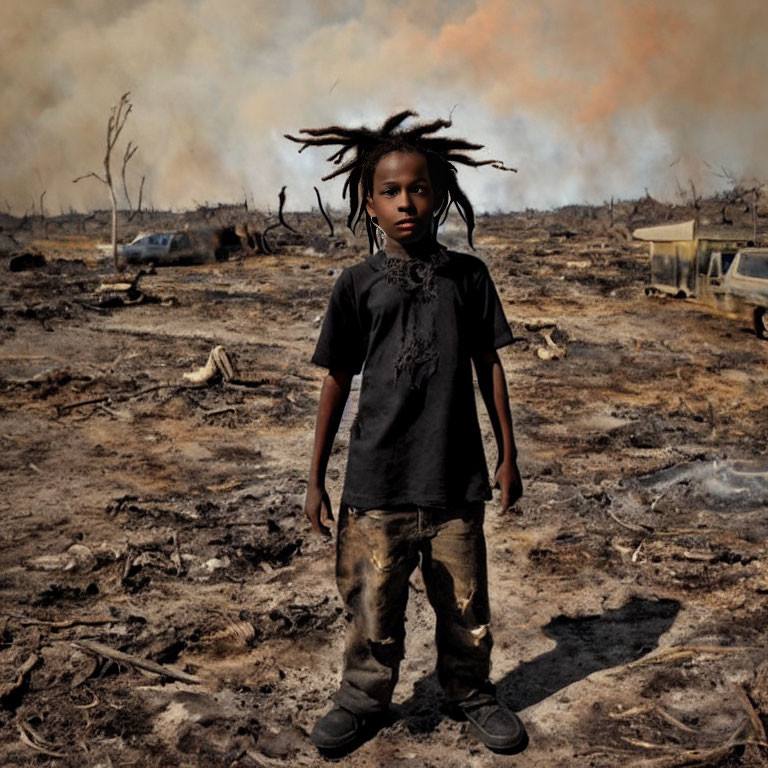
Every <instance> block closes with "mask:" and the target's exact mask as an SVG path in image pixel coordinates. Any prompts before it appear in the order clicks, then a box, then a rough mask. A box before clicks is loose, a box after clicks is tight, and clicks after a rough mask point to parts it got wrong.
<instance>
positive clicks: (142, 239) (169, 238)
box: [120, 232, 207, 266]
mask: <svg viewBox="0 0 768 768" xmlns="http://www.w3.org/2000/svg"><path fill="white" fill-rule="evenodd" d="M120 255H121V256H122V257H123V259H124V260H125V262H126V263H128V264H150V263H151V264H154V265H156V266H167V265H171V264H200V263H202V262H204V261H206V260H207V256H206V254H205V253H204V252H203V251H202V249H199V248H195V246H194V244H193V242H192V240H191V238H190V237H189V235H188V234H187V233H186V232H155V233H152V234H146V233H145V234H141V235H138V236H137V237H136V238H135V239H134V240H133V241H132V242H131V243H130V245H125V246H123V247H122V248H121V249H120Z"/></svg>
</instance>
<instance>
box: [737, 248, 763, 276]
mask: <svg viewBox="0 0 768 768" xmlns="http://www.w3.org/2000/svg"><path fill="white" fill-rule="evenodd" d="M738 272H739V274H740V275H744V277H759V278H763V279H768V252H766V253H742V254H741V258H740V259H739V267H738Z"/></svg>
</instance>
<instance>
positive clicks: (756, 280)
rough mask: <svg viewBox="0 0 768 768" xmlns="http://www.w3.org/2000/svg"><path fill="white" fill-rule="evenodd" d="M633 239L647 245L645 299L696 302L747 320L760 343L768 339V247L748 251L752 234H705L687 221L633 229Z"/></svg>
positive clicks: (712, 230) (729, 232)
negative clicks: (657, 297)
mask: <svg viewBox="0 0 768 768" xmlns="http://www.w3.org/2000/svg"><path fill="white" fill-rule="evenodd" d="M633 236H634V237H635V238H637V239H638V240H646V241H649V242H650V259H651V282H650V285H649V286H648V287H647V288H646V294H649V295H650V294H652V293H667V294H671V295H673V296H676V297H678V298H690V299H696V300H698V301H701V302H703V303H705V304H706V305H708V306H709V307H711V308H712V309H714V310H716V311H717V312H720V313H722V314H725V315H727V316H729V317H734V318H740V319H743V320H748V321H749V322H751V324H752V327H753V328H754V330H755V334H756V335H757V336H758V337H759V338H761V339H765V338H768V314H767V310H768V248H755V247H750V246H753V245H754V243H753V242H752V238H753V237H754V235H753V234H752V233H747V232H737V231H733V230H727V231H724V230H718V229H709V230H707V229H705V228H699V227H698V226H697V225H696V222H695V221H686V222H682V223H680V224H667V225H663V226H659V227H644V228H642V229H636V230H635V231H634V232H633Z"/></svg>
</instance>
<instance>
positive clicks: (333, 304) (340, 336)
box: [312, 269, 366, 374]
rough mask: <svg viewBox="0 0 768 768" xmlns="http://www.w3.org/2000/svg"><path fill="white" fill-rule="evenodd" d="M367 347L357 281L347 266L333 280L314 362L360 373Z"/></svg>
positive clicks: (313, 358)
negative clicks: (357, 292) (334, 280)
mask: <svg viewBox="0 0 768 768" xmlns="http://www.w3.org/2000/svg"><path fill="white" fill-rule="evenodd" d="M365 347H366V345H365V334H364V333H363V329H362V327H361V324H360V313H359V308H358V306H357V300H356V297H355V291H354V284H353V282H352V277H351V275H350V273H349V271H348V270H346V269H345V270H344V271H343V272H342V273H341V275H339V278H338V279H337V280H336V282H335V283H334V286H333V290H332V292H331V298H330V299H329V301H328V308H327V309H326V312H325V316H324V317H323V325H322V328H321V330H320V337H319V338H318V340H317V345H316V347H315V352H314V354H313V355H312V362H313V363H314V364H315V365H319V366H322V367H323V368H327V369H328V370H342V371H348V372H350V373H353V374H354V373H359V372H360V370H361V369H362V367H363V361H364V360H365Z"/></svg>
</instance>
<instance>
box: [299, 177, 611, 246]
mask: <svg viewBox="0 0 768 768" xmlns="http://www.w3.org/2000/svg"><path fill="white" fill-rule="evenodd" d="M313 189H314V190H315V194H316V195H317V206H318V208H320V213H322V214H323V218H324V219H325V220H326V221H327V222H328V227H329V228H330V230H331V237H333V222H332V221H331V219H330V217H329V216H328V214H327V213H326V212H325V208H323V201H322V200H321V199H320V190H319V189H318V188H317V187H313ZM611 216H613V198H611ZM611 223H613V222H611Z"/></svg>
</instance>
